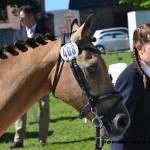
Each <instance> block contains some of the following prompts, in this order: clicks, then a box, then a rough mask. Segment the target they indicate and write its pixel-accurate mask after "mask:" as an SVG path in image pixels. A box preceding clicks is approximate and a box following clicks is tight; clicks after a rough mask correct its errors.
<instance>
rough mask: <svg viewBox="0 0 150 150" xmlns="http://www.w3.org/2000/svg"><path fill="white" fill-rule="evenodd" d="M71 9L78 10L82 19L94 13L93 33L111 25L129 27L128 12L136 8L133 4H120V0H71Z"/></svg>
mask: <svg viewBox="0 0 150 150" xmlns="http://www.w3.org/2000/svg"><path fill="white" fill-rule="evenodd" d="M69 9H70V10H78V11H79V16H80V21H81V23H83V22H84V21H85V19H86V17H87V16H88V15H90V14H94V18H93V25H92V29H91V33H94V32H95V31H96V30H100V29H104V28H111V27H128V20H127V13H128V12H130V11H133V10H135V8H134V7H133V5H131V4H119V0H70V3H69Z"/></svg>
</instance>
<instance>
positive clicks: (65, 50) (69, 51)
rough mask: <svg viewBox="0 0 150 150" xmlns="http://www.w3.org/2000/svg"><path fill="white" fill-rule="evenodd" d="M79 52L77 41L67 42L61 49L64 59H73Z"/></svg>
mask: <svg viewBox="0 0 150 150" xmlns="http://www.w3.org/2000/svg"><path fill="white" fill-rule="evenodd" d="M78 54H79V49H78V46H77V45H76V44H75V43H67V44H65V45H64V46H62V47H61V49H60V55H61V57H62V59H63V60H65V61H71V60H72V59H74V58H76V57H77V56H78Z"/></svg>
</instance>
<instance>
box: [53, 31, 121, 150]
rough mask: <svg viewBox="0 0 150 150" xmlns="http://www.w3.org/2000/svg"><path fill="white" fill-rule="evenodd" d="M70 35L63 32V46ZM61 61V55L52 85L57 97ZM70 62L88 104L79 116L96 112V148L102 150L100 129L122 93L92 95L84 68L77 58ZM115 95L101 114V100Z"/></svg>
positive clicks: (91, 49)
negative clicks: (99, 111) (106, 109)
mask: <svg viewBox="0 0 150 150" xmlns="http://www.w3.org/2000/svg"><path fill="white" fill-rule="evenodd" d="M70 35H71V33H64V34H62V39H61V46H63V45H65V44H66V43H69V42H70ZM78 47H79V50H80V51H82V50H83V49H84V50H87V51H92V52H95V53H98V54H100V51H99V50H96V49H94V48H89V47H85V46H84V47H81V46H78ZM61 61H62V59H61V56H60V55H59V58H58V61H57V66H56V71H55V76H54V80H53V85H52V94H53V96H54V97H56V96H55V89H56V86H57V82H58V79H59V76H60V75H59V70H60V63H61ZM68 63H69V64H70V68H71V70H72V73H73V75H74V77H75V79H76V81H77V82H78V85H79V86H80V88H81V89H82V91H83V93H84V95H85V97H86V99H87V104H86V105H85V106H84V108H83V109H82V110H81V112H80V114H79V118H80V119H82V118H84V117H85V116H86V114H87V113H88V112H90V111H91V113H92V114H94V116H95V117H94V118H93V120H92V124H93V125H94V122H95V121H98V125H97V126H95V127H96V150H101V149H102V145H103V144H102V139H101V137H100V129H101V128H102V126H103V120H104V118H107V117H108V115H110V114H111V112H112V111H113V110H114V108H115V107H116V106H117V105H118V104H119V103H120V101H121V95H120V94H119V93H118V92H116V91H115V92H110V93H104V94H102V95H99V96H97V97H94V96H92V95H91V94H90V93H89V90H88V88H87V86H86V84H85V78H84V75H83V73H82V70H81V68H80V67H79V65H78V63H77V61H76V58H74V59H72V60H71V61H69V62H68ZM113 97H118V100H117V101H116V102H115V104H114V105H113V106H112V107H111V108H110V109H109V110H108V112H107V114H106V115H105V116H99V114H98V113H97V108H96V106H97V105H98V104H99V103H101V102H103V101H105V100H107V99H110V98H113Z"/></svg>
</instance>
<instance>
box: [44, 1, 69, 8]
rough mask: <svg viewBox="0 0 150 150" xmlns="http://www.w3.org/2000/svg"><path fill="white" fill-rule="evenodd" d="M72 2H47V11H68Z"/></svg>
mask: <svg viewBox="0 0 150 150" xmlns="http://www.w3.org/2000/svg"><path fill="white" fill-rule="evenodd" d="M69 1H70V0H45V10H46V11H51V10H60V9H68V7H69Z"/></svg>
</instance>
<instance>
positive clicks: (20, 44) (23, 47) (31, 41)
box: [0, 33, 56, 59]
mask: <svg viewBox="0 0 150 150" xmlns="http://www.w3.org/2000/svg"><path fill="white" fill-rule="evenodd" d="M46 40H51V41H55V40H56V38H55V36H54V35H51V34H50V33H46V34H45V36H42V35H38V36H36V37H35V38H27V39H26V40H25V41H16V42H14V44H9V45H5V46H4V47H3V48H1V49H0V57H1V58H2V59H6V58H7V56H6V54H5V53H4V52H6V51H7V52H9V53H11V54H12V55H14V56H15V55H18V54H19V52H18V51H16V50H15V48H17V49H18V50H20V51H22V52H26V51H27V50H28V46H30V47H31V48H36V47H38V46H39V44H41V45H45V44H47V42H46ZM27 45H28V46H27Z"/></svg>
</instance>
